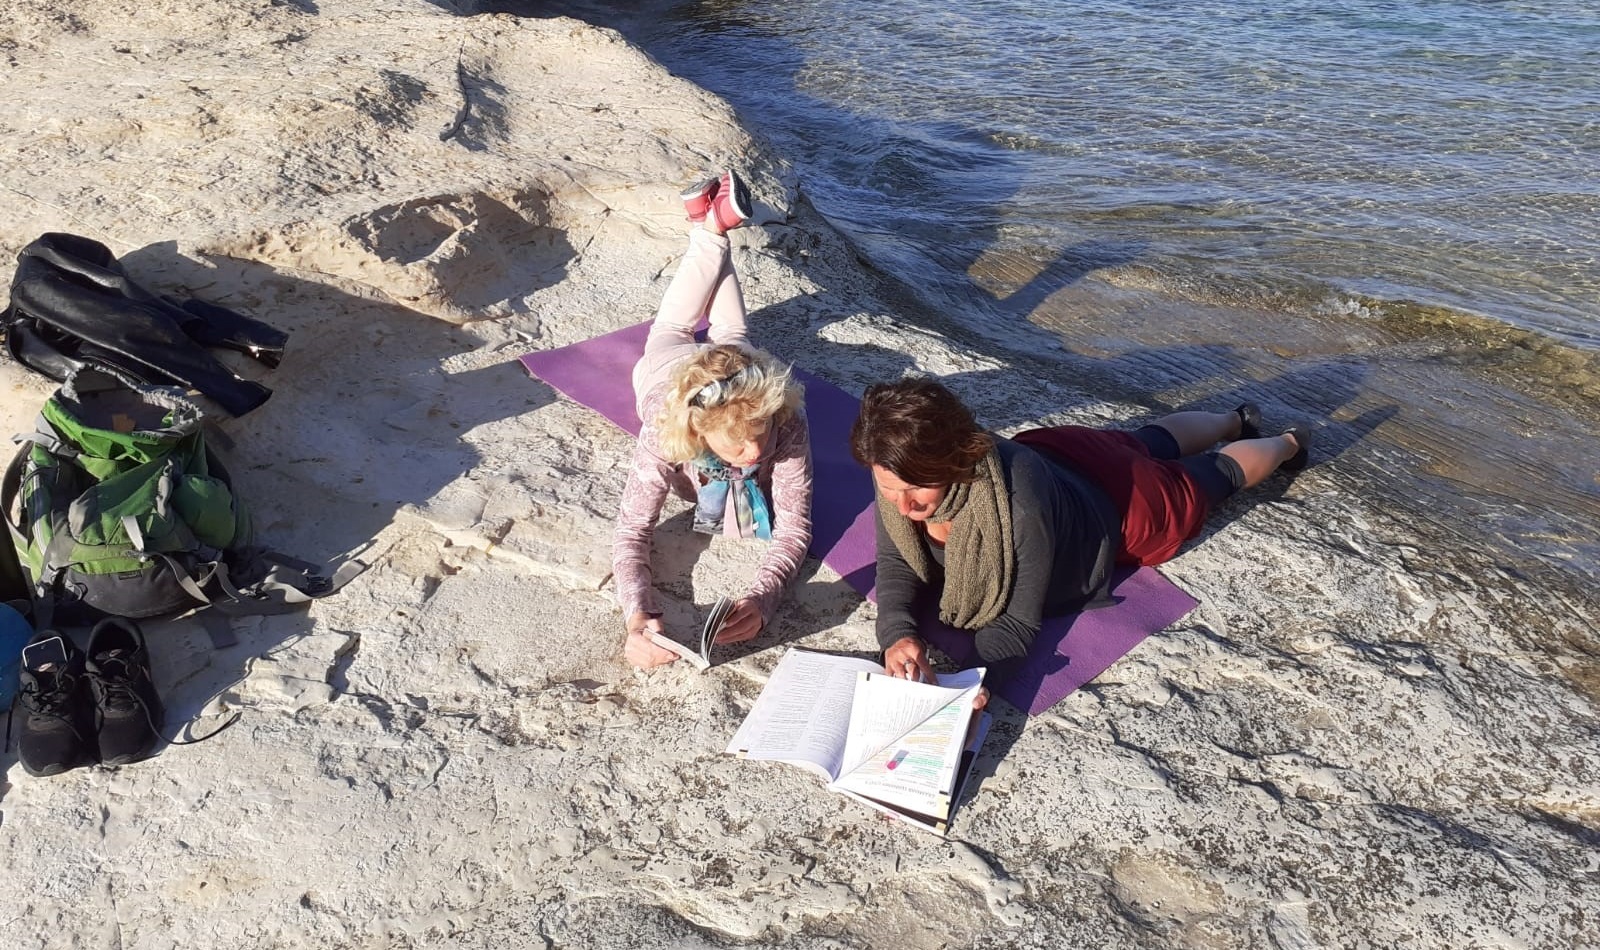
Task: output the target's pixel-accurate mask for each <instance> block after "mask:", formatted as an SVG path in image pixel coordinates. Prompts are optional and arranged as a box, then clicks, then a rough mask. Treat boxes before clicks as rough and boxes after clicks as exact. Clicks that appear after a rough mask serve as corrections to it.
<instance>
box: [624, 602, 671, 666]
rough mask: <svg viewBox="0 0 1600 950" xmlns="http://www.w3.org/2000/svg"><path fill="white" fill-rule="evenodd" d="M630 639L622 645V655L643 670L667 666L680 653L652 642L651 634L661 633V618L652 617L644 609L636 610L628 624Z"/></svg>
mask: <svg viewBox="0 0 1600 950" xmlns="http://www.w3.org/2000/svg"><path fill="white" fill-rule="evenodd" d="M626 626H627V630H628V639H627V641H626V642H625V643H623V645H622V655H623V656H624V657H626V658H627V660H628V662H629V663H632V664H633V665H634V666H637V667H639V668H640V669H641V670H648V669H653V668H655V667H657V666H665V665H667V664H668V663H671V662H672V661H674V660H676V659H677V658H678V654H676V653H673V652H672V651H671V650H668V649H667V648H666V647H658V646H656V645H655V644H654V643H651V642H650V634H652V633H661V632H662V627H661V618H660V617H652V616H650V615H649V614H647V613H645V612H644V611H642V610H639V611H635V612H634V614H633V616H631V617H629V618H628V622H627V624H626Z"/></svg>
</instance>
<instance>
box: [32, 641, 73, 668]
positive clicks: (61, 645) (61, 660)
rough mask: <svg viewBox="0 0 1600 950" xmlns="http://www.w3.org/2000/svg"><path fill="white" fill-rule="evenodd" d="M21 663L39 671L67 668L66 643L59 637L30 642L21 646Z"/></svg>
mask: <svg viewBox="0 0 1600 950" xmlns="http://www.w3.org/2000/svg"><path fill="white" fill-rule="evenodd" d="M22 665H23V666H24V667H26V668H27V669H30V670H39V671H41V672H48V671H51V670H64V669H66V668H67V644H66V642H65V641H63V640H62V639H61V638H60V637H51V638H50V639H48V640H39V641H37V642H35V643H30V644H28V645H27V646H25V647H23V648H22Z"/></svg>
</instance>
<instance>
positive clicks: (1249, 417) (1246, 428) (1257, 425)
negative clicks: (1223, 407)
mask: <svg viewBox="0 0 1600 950" xmlns="http://www.w3.org/2000/svg"><path fill="white" fill-rule="evenodd" d="M1233 413H1234V415H1236V416H1238V417H1239V438H1238V439H1236V440H1235V441H1241V440H1243V439H1259V438H1261V407H1260V406H1258V405H1256V404H1255V403H1253V402H1242V403H1240V404H1239V405H1237V406H1234V407H1233Z"/></svg>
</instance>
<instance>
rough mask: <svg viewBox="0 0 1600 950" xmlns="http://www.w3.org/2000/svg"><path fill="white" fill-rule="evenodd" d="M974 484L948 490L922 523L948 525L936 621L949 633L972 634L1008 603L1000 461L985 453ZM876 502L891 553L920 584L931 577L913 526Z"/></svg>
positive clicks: (1012, 569)
mask: <svg viewBox="0 0 1600 950" xmlns="http://www.w3.org/2000/svg"><path fill="white" fill-rule="evenodd" d="M977 476H978V477H977V478H976V479H975V480H973V481H971V482H968V483H966V484H961V485H951V486H950V490H949V491H948V492H946V493H945V496H944V500H943V501H941V502H940V503H939V507H938V508H936V509H934V512H933V515H932V516H931V517H929V518H928V521H929V522H930V523H933V524H938V523H940V522H945V521H948V522H950V539H949V540H948V541H946V542H945V546H944V592H943V593H942V594H941V595H940V597H939V619H940V620H943V621H944V622H945V623H947V624H949V625H950V626H952V627H959V628H961V629H963V630H978V629H981V628H983V627H986V626H988V625H989V624H990V623H993V622H994V619H995V618H996V617H998V616H1000V614H1001V613H1002V612H1003V611H1004V610H1005V609H1006V602H1007V601H1009V600H1010V599H1011V585H1012V582H1013V581H1014V580H1015V578H1016V573H1017V555H1016V551H1015V550H1014V549H1013V548H1012V546H1011V495H1010V493H1009V492H1007V491H1006V479H1005V472H1004V471H1002V470H1001V468H1000V455H999V453H998V452H997V451H996V450H994V449H990V450H989V454H988V455H985V456H984V457H983V459H982V460H981V461H980V462H978V470H977ZM875 494H876V495H877V496H878V513H879V514H880V515H881V516H882V518H883V525H884V528H885V530H887V531H888V533H889V537H890V539H892V540H893V541H894V546H895V549H896V550H898V551H899V552H900V556H901V557H903V558H905V560H906V563H907V564H909V565H911V569H912V570H913V571H915V572H916V575H917V577H919V578H921V579H922V581H923V582H924V583H928V582H930V581H931V579H932V577H933V557H932V555H930V554H929V553H928V549H927V548H926V547H924V546H923V539H922V536H921V533H920V532H919V531H918V530H917V526H916V523H915V522H913V521H912V520H911V519H910V518H907V517H906V516H904V515H902V514H901V513H900V512H899V510H898V509H896V508H895V506H894V504H893V503H892V502H890V501H889V500H888V499H887V498H885V497H884V496H883V493H882V492H876V493H875Z"/></svg>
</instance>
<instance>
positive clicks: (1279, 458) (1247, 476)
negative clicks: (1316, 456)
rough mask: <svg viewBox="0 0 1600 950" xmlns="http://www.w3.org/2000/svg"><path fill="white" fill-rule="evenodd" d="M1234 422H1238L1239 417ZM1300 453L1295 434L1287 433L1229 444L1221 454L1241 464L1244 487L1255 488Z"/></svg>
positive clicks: (1223, 448)
mask: <svg viewBox="0 0 1600 950" xmlns="http://www.w3.org/2000/svg"><path fill="white" fill-rule="evenodd" d="M1230 415H1231V413H1230ZM1234 421H1235V423H1237V422H1238V417H1237V416H1235V417H1234ZM1299 451H1300V443H1299V442H1297V441H1295V437H1294V433H1292V432H1285V433H1284V434H1283V435H1275V436H1271V437H1269V438H1265V439H1245V440H1244V441H1242V442H1229V443H1228V444H1227V445H1225V446H1223V447H1222V449H1221V454H1222V455H1226V456H1227V457H1228V458H1231V459H1233V460H1234V461H1235V462H1238V463H1239V468H1240V469H1242V470H1243V471H1244V487H1246V488H1254V487H1255V486H1257V485H1259V484H1261V483H1262V482H1264V481H1266V480H1267V476H1269V475H1271V474H1272V473H1273V472H1275V471H1277V470H1278V466H1279V465H1282V464H1283V463H1284V462H1287V461H1289V460H1290V459H1291V458H1294V455H1295V453H1296V452H1299Z"/></svg>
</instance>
